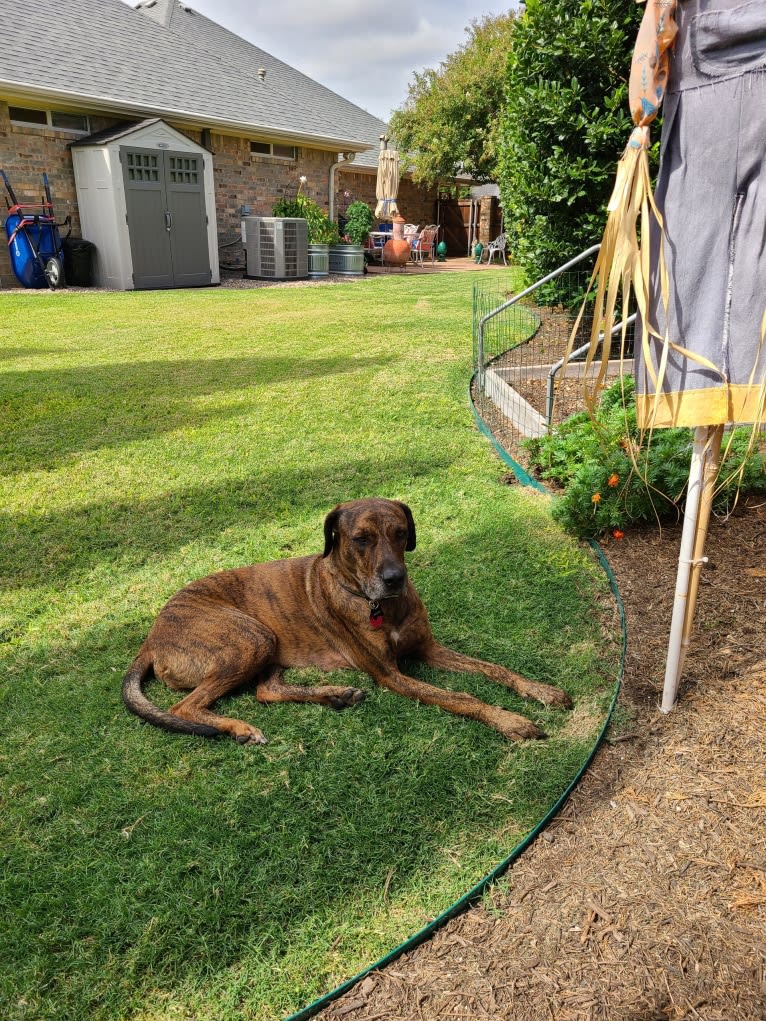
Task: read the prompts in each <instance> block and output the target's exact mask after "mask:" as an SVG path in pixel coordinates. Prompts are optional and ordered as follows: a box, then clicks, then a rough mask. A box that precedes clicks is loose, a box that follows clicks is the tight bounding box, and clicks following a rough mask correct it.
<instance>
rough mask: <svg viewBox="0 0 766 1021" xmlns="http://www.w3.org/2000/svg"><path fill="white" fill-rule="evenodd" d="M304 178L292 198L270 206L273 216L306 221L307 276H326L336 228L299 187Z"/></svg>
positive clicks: (301, 183)
mask: <svg viewBox="0 0 766 1021" xmlns="http://www.w3.org/2000/svg"><path fill="white" fill-rule="evenodd" d="M305 183H306V178H305V177H301V179H300V187H299V188H298V194H297V195H296V196H295V198H294V199H285V198H283V199H280V200H279V201H278V202H276V203H275V204H274V206H273V208H272V213H273V215H274V216H293V217H300V218H301V219H304V220H305V221H306V228H307V234H308V266H309V277H312V278H315V277H326V276H327V275H328V273H329V250H330V245H331V244H334V243H335V242H336V241H337V240H338V228H337V227H336V226H335V224H334V223H333V222H332V220H330V218H329V217H328V216H327V214H326V213H325V212H324V210H323V209H322V208H321V207H320V206H319V205H318V203H316V202H315V201H314V200H313V199H311V198H309V197H308V195H303V194H302V193H301V189H302V188H303V185H304V184H305Z"/></svg>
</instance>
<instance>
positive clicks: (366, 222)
mask: <svg viewBox="0 0 766 1021" xmlns="http://www.w3.org/2000/svg"><path fill="white" fill-rule="evenodd" d="M374 223H375V217H374V216H373V214H372V210H371V209H370V207H369V206H368V205H367V203H366V202H359V201H357V202H352V203H351V205H350V206H349V207H348V210H347V211H346V224H345V226H344V228H343V233H344V237H347V238H348V240H349V241H350V243H351V244H352V245H363V244H364V242H365V240H366V239H367V235H368V234H369V233H370V231H371V230H372V228H373V224H374Z"/></svg>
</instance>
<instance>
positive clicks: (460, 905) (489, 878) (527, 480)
mask: <svg viewBox="0 0 766 1021" xmlns="http://www.w3.org/2000/svg"><path fill="white" fill-rule="evenodd" d="M471 382H473V380H472V381H471ZM469 400H470V403H471V409H472V411H473V414H474V418H475V420H476V424H477V426H478V428H479V431H480V432H481V433H482V435H484V436H485V437H486V438H487V439H488V440H489V441H490V442H491V443H492V445H493V446H494V448H495V451H496V453H497V455H498V456H499V457H500V459H501V461H503V462H504V464H506V465H507V466H508V467H509V468H510V469H511V471H512V472H513V474H514V475H515V476H516V478H517V479H518V480H519V482H520V483H521V484H522V485H525V486H530V487H532V488H534V489H537V490H538V491H542V492H545V493H547V492H549V490H547V489H546V488H545V486H543V485H542V484H541V483H540V482H538V481H537V480H536V479H534V478H533V477H532V476H531V475H530V474H529V473H528V472H527V471H526V470H525V469H524V468H523V467H522V466H521V465H520V464H519V463H518V462H517V461H515V460H514V459H513V458H512V457H511V455H510V454H509V453H508V451H507V450H506V449H505V448H504V447H503V446H501V445H500V444H499V443H498V441H497V439H496V438H495V436H494V435H493V433H492V431H491V430H490V428H489V426H488V425H487V424H486V422H485V421H484V420H483V419H482V417H481V415H480V414H479V412H478V411H477V410H476V405H475V404H474V402H473V399H472V398H471V397H470V392H469ZM588 543H589V545H590V547H591V549H592V550H593V552H594V553H595V554H596V559H597V560H598V562H599V564H600V565H601V567H602V569H603V570H604V572H605V574H606V576H607V579H608V581H609V587H610V588H611V590H612V595H613V596H614V599H615V603H616V604H617V610H618V613H619V618H620V632H621V637H622V641H621V647H620V664H619V667H618V671H617V678H616V680H615V684H614V691H613V694H612V700H611V702H610V704H609V710H608V712H607V714H606V719H605V720H604V723H603V726H602V727H601V730H600V731H599V734H598V737H597V738H596V740H595V742H594V744H593V747H592V748H591V750H590V752H589V753H588V757H587V758H586V760H585V762H584V763H583V764H582V766H581V767H580V769H579V771H578V773H577V775H576V776H575V777H574V779H573V780H572V781H571V783H570V784H569V786H568V787H567V788H566V790H565V791H564V792H563V794H561V796H560V797H559V799H558V801H556V802H555V804H554V805H553V806H552V807H551V808H550V809H549V810H548V812H547V813H546V814H545V815H544V816H543V818H542V819H541V820H540V821H539V822H538V823H537V825H536V826H535V827H534V828H533V829H532V830H530V832H529V833H528V834H527V835H526V836H525V837H523V838H522V840H521V841H520V842H519V843H518V844H517V845H516V846H515V847H514V848H513V850H512V851H511V852H510V854H509V855H508V857H507V858H505V859H503V861H501V862H500V864H499V865H496V866H495V868H494V869H492V871H491V872H488V873H487V875H486V876H484V878H483V879H480V880H479V882H478V883H476V885H475V886H472V887H471V889H470V890H468V891H467V892H466V893H464V894H463V896H462V897H460V898H459V899H458V900H456V901H455V903H454V904H452V905H451V907H449V908H447V909H446V911H443V912H442V914H440V915H439V916H438V917H437V918H434V919H433V920H432V921H430V922H429V923H428V924H427V925H425V926H423V928H422V929H419V930H418V932H416V933H415V934H414V935H412V936H410V937H408V938H407V939H406V940H405V941H404V942H403V943H400V944H399V946H398V947H396V948H395V949H394V950H391V951H390V952H389V953H388V954H386V955H385V956H384V957H381V958H380V960H378V961H376V962H375V963H374V964H371V965H369V966H368V967H367V968H364V969H363V970H362V971H360V972H359V973H358V974H357V975H354V976H353V978H350V979H348V980H347V981H346V982H343V983H342V984H341V985H339V986H337V988H335V989H332V990H331V991H330V992H329V993H325V994H324V995H323V996H321V997H319V999H317V1000H314V1002H313V1003H310V1004H309V1005H308V1006H307V1007H303V1008H302V1009H301V1010H299V1011H297V1013H295V1014H290V1016H289V1017H287V1018H285V1019H284V1021H307V1019H308V1018H311V1017H314V1015H315V1014H318V1013H319V1011H320V1010H323V1009H324V1008H325V1007H327V1006H329V1004H331V1003H332V1002H333V1001H334V1000H337V999H339V998H340V997H341V996H343V994H344V993H347V992H348V991H349V990H350V989H352V988H353V987H354V986H355V985H356V984H357V983H358V982H361V981H362V979H363V978H365V977H366V976H367V975H369V974H370V973H371V972H373V971H379V970H380V969H381V968H385V967H386V965H388V964H391V963H392V962H393V961H395V960H396V959H397V958H399V957H401V956H402V955H403V954H406V953H408V952H409V951H410V950H414V949H415V948H416V947H418V946H420V944H421V943H425V942H426V941H427V940H429V939H430V938H431V936H433V935H434V933H435V932H436V931H437V930H438V929H440V928H441V927H442V926H443V925H446V923H447V922H449V921H451V920H452V919H453V918H456V917H457V916H458V915H459V914H462V912H463V911H465V910H466V909H467V908H469V907H472V906H473V905H474V904H476V902H477V901H478V900H479V898H480V897H481V896H482V895H483V893H484V892H485V890H486V889H487V887H488V886H490V885H491V884H492V883H494V882H495V881H496V880H497V879H499V878H500V877H501V876H502V875H503V873H504V872H506V871H507V870H508V869H509V868H510V866H511V865H512V864H513V862H514V861H515V860H516V859H517V858H518V857H519V856H520V855H521V854H522V852H523V851H525V850H526V849H527V847H529V845H530V844H531V843H532V841H533V840H534V839H535V838H536V837H537V836H539V834H540V833H541V832H542V831H543V830H544V829H545V827H546V826H547V825H548V823H549V822H551V820H552V819H553V818H554V817H555V816H556V815H558V813H559V812H560V811H561V809H562V808H563V806H564V804H565V802H566V801H567V799H568V798H569V795H570V794H571V793H572V791H573V790H574V789H575V787H576V786H577V784H578V783H579V782H580V780H581V779H582V777H583V775H584V773H585V771H586V770H587V769H588V767H589V766H590V764H591V762H592V761H593V758H594V756H595V754H596V752H597V751H598V749H599V747H600V745H601V742H602V741H603V739H604V735H605V734H606V731H607V728H608V727H609V724H610V722H611V719H612V714H613V712H614V708H615V706H616V704H617V699H618V697H619V695H620V689H621V687H622V681H623V677H624V674H625V654H626V651H627V638H628V636H627V628H626V624H625V607H624V605H623V602H622V597H621V596H620V591H619V589H618V587H617V580H616V578H615V577H614V573H613V572H612V569H611V567H610V566H609V562H608V561H607V559H606V557H605V556H604V553H603V551H602V549H601V547H600V546H599V545H598V543H597V542H596V541H595V540H594V539H588Z"/></svg>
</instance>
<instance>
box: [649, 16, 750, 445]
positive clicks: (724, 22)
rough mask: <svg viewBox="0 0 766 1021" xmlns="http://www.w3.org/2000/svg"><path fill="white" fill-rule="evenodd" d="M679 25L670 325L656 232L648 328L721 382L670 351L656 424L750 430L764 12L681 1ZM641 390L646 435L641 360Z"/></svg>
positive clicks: (669, 221)
mask: <svg viewBox="0 0 766 1021" xmlns="http://www.w3.org/2000/svg"><path fill="white" fill-rule="evenodd" d="M677 21H678V29H679V32H678V37H677V40H676V44H675V49H674V53H673V56H672V58H671V70H670V80H669V83H668V90H667V93H666V97H665V102H664V122H663V129H662V148H661V163H660V173H659V177H658V181H657V187H656V191H655V197H656V201H657V205H658V207H659V209H660V211H661V213H662V215H663V217H664V220H665V240H664V252H665V259H666V264H667V268H668V275H669V285H670V287H669V307H668V315H667V322H666V320H665V315H664V310H663V307H662V300H661V290H660V280H659V259H658V256H659V243H660V239H659V235H658V232H655V235H654V236H653V237H652V279H651V299H650V322H652V324H653V325H654V326H656V327H657V328H658V331H659V332H660V333H661V334H663V335H664V333H665V330H666V328H667V331H668V336H669V339H670V340H671V341H673V342H674V343H676V344H679V345H681V346H682V347H684V348H687V349H689V350H690V351H692V352H693V353H694V354H696V355H701V356H702V357H704V358H706V359H707V360H708V361H710V362H712V363H713V364H714V365H715V366H716V369H717V370H718V371H713V370H711V369H709V368H705V367H703V366H701V365H699V364H697V363H695V362H694V360H693V359H691V358H688V357H685V356H683V355H681V354H679V353H676V352H673V351H671V352H670V355H669V358H668V365H667V371H666V373H665V377H664V380H663V382H662V388H661V393H662V399H661V401H660V402H659V406H658V409H657V415H656V418H654V424H655V425H657V426H667V425H690V426H697V425H710V424H715V423H720V422H729V421H741V422H745V421H753V420H754V418H755V417H756V416H757V405H758V394H759V388H760V384H761V383H762V381H763V379H764V374H765V373H766V356H765V355H764V352H763V351H762V350H760V348H761V327H762V320H763V316H764V312H765V311H766V158H765V157H766V2H764V0H751V2H748V3H741V2H738V3H734V2H732V0H679V3H678V8H677ZM639 332H640V331H639ZM651 347H652V361H653V362H654V364H655V366H656V365H657V364H658V359H659V348H660V345H659V343H658V342H656V341H652V342H651ZM754 368H755V375H754V376H753V370H754ZM636 386H637V391H638V408H639V419H640V420H643V423H644V424H645V425H648V424H650V422H651V421H652V418H653V416H652V412H653V409H654V406H655V402H654V397H653V394H652V389H653V383H652V381H651V379H650V377H649V374H648V373H647V371H646V364H645V362H644V359H643V356H642V355H640V354H639V356H638V360H637V369H636ZM642 395H643V396H642Z"/></svg>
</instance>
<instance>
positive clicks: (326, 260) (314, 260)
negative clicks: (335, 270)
mask: <svg viewBox="0 0 766 1021" xmlns="http://www.w3.org/2000/svg"><path fill="white" fill-rule="evenodd" d="M329 272H330V246H329V245H327V244H324V245H321V244H316V245H309V278H310V279H312V280H315V279H316V278H317V277H326V276H328V275H329Z"/></svg>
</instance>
